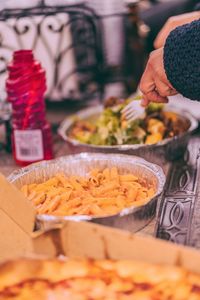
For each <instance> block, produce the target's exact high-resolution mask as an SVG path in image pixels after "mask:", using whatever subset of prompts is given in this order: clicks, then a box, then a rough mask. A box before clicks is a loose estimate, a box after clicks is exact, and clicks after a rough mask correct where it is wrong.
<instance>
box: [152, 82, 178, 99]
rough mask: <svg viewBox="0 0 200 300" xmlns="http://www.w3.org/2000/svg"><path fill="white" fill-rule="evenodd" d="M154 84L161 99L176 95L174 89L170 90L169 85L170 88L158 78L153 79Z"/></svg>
mask: <svg viewBox="0 0 200 300" xmlns="http://www.w3.org/2000/svg"><path fill="white" fill-rule="evenodd" d="M154 84H155V87H156V91H157V92H158V94H159V95H160V96H162V97H168V96H173V95H176V94H177V91H176V90H175V89H174V88H172V86H171V85H170V86H169V85H167V84H166V83H164V82H163V81H162V80H161V79H159V78H155V80H154Z"/></svg>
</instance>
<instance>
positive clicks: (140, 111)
mask: <svg viewBox="0 0 200 300" xmlns="http://www.w3.org/2000/svg"><path fill="white" fill-rule="evenodd" d="M141 99H142V97H141V96H137V97H134V98H130V99H127V101H128V102H129V103H128V104H127V105H126V106H125V107H124V108H123V109H122V115H123V117H124V118H125V120H126V121H127V122H132V121H134V120H136V119H138V118H140V117H141V116H142V115H144V113H145V108H144V107H142V106H141V101H140V100H141Z"/></svg>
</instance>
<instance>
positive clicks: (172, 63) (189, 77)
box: [164, 20, 200, 100]
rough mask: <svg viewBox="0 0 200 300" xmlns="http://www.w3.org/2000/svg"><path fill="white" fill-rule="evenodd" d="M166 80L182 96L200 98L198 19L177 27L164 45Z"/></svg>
mask: <svg viewBox="0 0 200 300" xmlns="http://www.w3.org/2000/svg"><path fill="white" fill-rule="evenodd" d="M164 67H165V72H166V75H167V78H168V80H169V81H170V83H171V84H172V86H173V87H174V88H175V89H176V90H177V91H178V92H179V93H181V94H182V95H183V96H185V97H187V98H190V99H192V100H200V20H198V21H194V22H192V23H190V24H186V25H183V26H180V27H177V28H176V29H175V30H173V31H172V32H171V33H170V34H169V36H168V38H167V40H166V43H165V46H164Z"/></svg>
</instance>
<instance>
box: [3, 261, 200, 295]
mask: <svg viewBox="0 0 200 300" xmlns="http://www.w3.org/2000/svg"><path fill="white" fill-rule="evenodd" d="M30 299H37V300H43V299H44V300H54V299H55V300H64V299H65V300H68V299H69V300H103V299H105V300H129V299H130V300H131V299H134V300H200V275H197V274H193V273H190V272H188V271H186V270H184V269H182V268H179V267H174V266H156V265H151V264H144V263H138V262H133V261H110V260H104V261H90V260H84V261H73V260H69V261H65V262H63V261H59V260H43V261H41V260H20V261H18V262H8V263H6V264H4V265H3V266H2V267H1V269H0V300H30Z"/></svg>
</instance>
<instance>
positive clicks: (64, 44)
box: [0, 0, 196, 102]
mask: <svg viewBox="0 0 200 300" xmlns="http://www.w3.org/2000/svg"><path fill="white" fill-rule="evenodd" d="M195 2H196V1H195V0H140V1H139V0H46V1H38V0H29V1H27V0H18V1H15V0H3V1H2V0H1V1H0V10H1V11H0V91H1V95H0V97H1V98H3V97H5V93H4V86H5V79H6V76H7V74H6V68H7V64H8V62H9V61H10V59H11V56H12V52H13V51H14V50H17V49H20V48H24V49H30V48H31V49H34V53H35V55H36V57H37V59H38V60H39V61H41V62H42V65H43V67H44V68H45V70H46V73H47V84H48V90H47V93H46V98H47V100H49V101H53V102H55V101H57V102H58V101H59V102H60V101H66V100H68V101H69V102H71V101H73V102H74V101H88V100H90V99H94V98H97V99H100V100H102V99H105V98H107V97H109V96H120V97H126V96H127V95H129V94H131V93H133V92H135V91H136V89H137V86H138V82H139V80H140V76H141V74H142V71H143V70H144V66H145V62H146V60H147V57H148V54H149V52H150V51H152V50H153V41H154V39H155V37H156V35H157V33H158V32H159V30H160V29H161V27H162V26H163V25H164V23H165V22H166V20H167V19H168V18H169V17H170V16H172V15H176V14H181V13H184V12H188V11H192V10H193V8H194V6H195Z"/></svg>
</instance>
